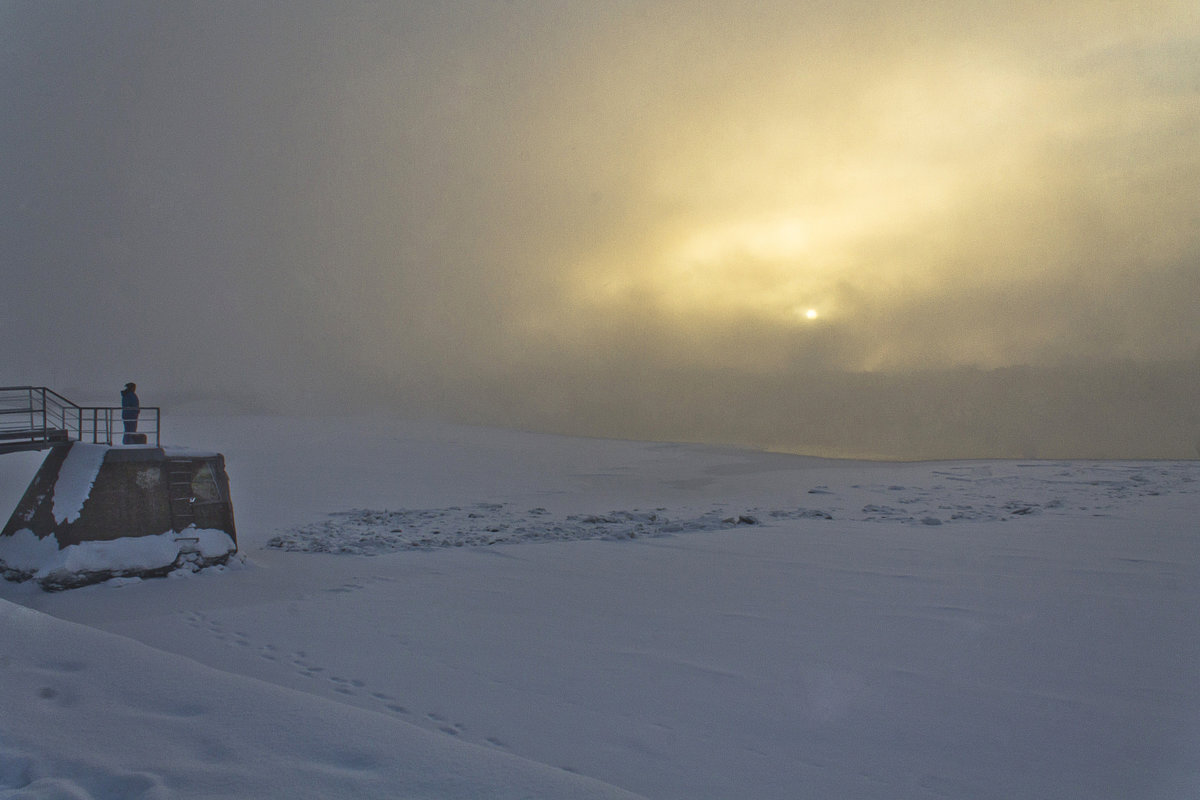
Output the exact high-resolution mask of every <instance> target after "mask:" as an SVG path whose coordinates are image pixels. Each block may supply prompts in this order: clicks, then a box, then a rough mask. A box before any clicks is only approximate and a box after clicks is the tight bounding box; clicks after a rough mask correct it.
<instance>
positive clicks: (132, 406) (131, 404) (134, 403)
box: [121, 389, 142, 419]
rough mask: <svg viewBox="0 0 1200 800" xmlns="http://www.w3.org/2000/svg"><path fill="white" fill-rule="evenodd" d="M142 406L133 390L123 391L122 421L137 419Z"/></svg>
mask: <svg viewBox="0 0 1200 800" xmlns="http://www.w3.org/2000/svg"><path fill="white" fill-rule="evenodd" d="M141 406H142V404H141V403H140V402H138V396H137V393H136V392H134V391H133V390H132V389H122V390H121V419H137V418H138V412H139V411H140V410H141Z"/></svg>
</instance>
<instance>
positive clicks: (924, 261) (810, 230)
mask: <svg viewBox="0 0 1200 800" xmlns="http://www.w3.org/2000/svg"><path fill="white" fill-rule="evenodd" d="M944 66H945V69H944V70H939V69H930V68H929V67H928V66H927V65H922V66H921V67H919V68H918V67H912V68H910V69H908V70H904V71H900V72H898V73H896V74H895V75H891V76H889V77H887V78H884V79H881V80H880V82H879V83H877V84H875V85H873V86H871V87H870V88H869V89H868V90H866V91H864V93H863V95H862V96H861V97H860V98H859V102H860V104H861V105H862V106H863V107H865V108H867V109H869V112H870V113H869V114H859V113H858V112H857V111H856V112H854V113H849V115H847V114H844V113H843V112H842V111H840V110H839V109H840V108H841V106H838V105H836V104H834V105H831V106H829V107H828V110H823V111H822V112H821V113H822V114H824V116H819V117H815V118H814V117H811V116H808V115H807V114H808V113H809V112H810V111H811V109H808V108H800V107H789V106H788V105H787V103H786V102H783V101H781V102H780V103H778V104H776V105H773V106H754V107H751V106H749V105H745V106H734V107H732V108H730V109H727V111H728V112H729V113H728V115H727V117H726V118H727V119H729V120H730V125H732V126H733V127H734V128H736V130H737V131H738V132H740V135H739V136H736V137H734V136H724V137H723V136H719V135H714V136H705V137H702V138H694V139H683V140H678V141H673V149H672V150H671V151H670V152H669V153H664V154H663V156H662V158H660V159H659V160H658V161H657V162H656V163H655V165H654V171H653V172H652V174H651V177H650V180H649V185H648V189H649V190H650V192H651V195H652V196H653V197H654V198H655V200H656V201H658V202H661V203H662V207H664V208H666V209H669V210H668V211H667V213H666V214H661V215H659V216H658V217H657V219H656V221H655V222H653V223H652V224H651V225H649V226H648V227H647V229H646V231H645V234H644V236H643V237H642V238H641V239H640V240H638V241H625V242H622V243H621V244H620V245H619V249H618V250H616V251H609V252H607V253H599V252H594V253H592V254H591V258H589V259H588V261H589V262H590V264H588V265H586V266H584V265H581V269H580V271H579V273H578V277H579V278H580V283H579V284H578V290H579V294H580V296H581V299H584V298H585V299H584V302H586V303H589V304H593V305H597V304H598V305H609V304H612V305H614V306H616V305H622V304H633V305H635V306H636V307H637V308H639V310H646V309H653V310H654V311H655V312H657V313H658V314H659V315H660V316H661V317H663V318H667V319H673V320H677V321H678V320H684V319H690V320H692V321H694V322H701V321H704V320H713V321H716V320H722V321H725V322H729V323H732V324H736V323H737V322H738V321H740V320H745V321H755V322H763V323H769V324H775V325H782V326H806V325H808V324H810V323H813V322H815V321H816V320H817V319H821V320H823V321H833V320H841V319H843V318H844V317H845V316H846V315H847V314H849V313H851V309H852V308H854V307H855V305H857V304H861V303H862V302H863V301H864V298H866V299H870V298H876V297H879V296H880V295H881V293H886V294H887V295H888V296H889V297H890V296H897V295H898V294H899V293H900V292H912V291H920V290H921V287H923V286H929V285H933V284H936V282H937V281H939V280H941V275H940V273H939V270H940V269H941V267H940V264H941V263H942V260H941V258H940V256H941V252H940V250H938V248H942V249H945V248H947V247H950V246H953V243H952V241H951V238H952V234H948V233H947V232H948V231H953V230H955V229H956V227H955V225H954V219H953V216H954V215H955V214H958V213H961V209H962V208H964V207H966V205H967V204H970V203H971V202H974V200H975V199H976V198H978V197H980V196H986V194H987V192H988V190H989V188H990V187H991V186H992V185H993V184H994V180H995V176H996V175H1008V174H1012V173H1013V172H1015V171H1016V167H1017V166H1019V164H1018V163H1017V162H1019V161H1020V159H1021V154H1022V153H1023V152H1025V149H1024V148H1023V147H1022V144H1023V143H1024V142H1026V141H1028V139H1027V138H1023V136H1022V135H1021V133H1022V130H1023V128H1021V126H1022V125H1023V124H1024V123H1023V122H1021V120H1023V119H1025V117H1026V115H1025V114H1018V113H1016V112H1018V111H1022V110H1025V111H1027V110H1028V109H1026V108H1024V106H1025V104H1026V102H1027V101H1028V92H1027V87H1026V85H1025V83H1024V82H1023V81H1022V80H1020V79H1019V78H1018V77H1015V76H1014V75H1013V74H1012V73H1011V72H1010V71H1009V70H1007V69H1006V68H1005V67H1004V66H1003V65H990V66H989V65H979V64H977V63H975V62H958V61H950V62H948V63H947V64H945V65H944ZM780 97H781V98H783V100H786V99H787V98H788V97H789V95H788V93H787V92H783V93H782V94H781V95H780ZM793 102H794V101H793ZM711 116H712V115H711V113H709V116H708V117H706V118H711ZM680 127H684V128H686V126H680ZM674 130H675V131H678V130H679V127H676V128H675V129H674ZM705 130H706V131H710V129H709V128H705ZM747 131H750V132H752V133H751V134H750V135H749V137H747V135H746V132H747ZM710 133H711V131H710ZM1027 135H1028V134H1027ZM998 142H999V143H1002V145H1003V146H1002V147H999V148H998V149H997V146H996V145H997V143H998ZM657 207H658V206H654V207H652V208H657ZM651 218H652V219H653V217H651Z"/></svg>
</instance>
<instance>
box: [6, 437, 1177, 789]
mask: <svg viewBox="0 0 1200 800" xmlns="http://www.w3.org/2000/svg"><path fill="white" fill-rule="evenodd" d="M167 421H168V423H169V427H168V429H167V431H166V432H165V434H164V439H165V441H167V442H168V443H170V444H173V445H179V446H185V447H197V448H201V449H216V450H219V451H220V452H222V453H224V454H225V456H226V460H227V466H228V470H229V473H230V478H231V481H232V488H233V496H234V507H235V514H236V518H237V525H238V534H239V543H240V547H241V553H240V555H239V557H238V558H237V559H236V560H235V561H234V562H233V563H231V564H230V565H229V566H227V567H220V568H210V569H207V570H202V571H200V572H196V573H192V572H179V573H176V574H174V575H172V576H170V577H168V578H162V579H154V580H115V581H110V582H109V583H105V584H100V585H95V586H91V587H86V588H82V589H75V590H70V591H65V592H57V593H46V592H43V591H42V590H40V589H39V588H37V587H35V586H33V585H31V584H12V583H0V798H18V797H19V798H64V800H65V799H67V798H70V799H71V800H78V799H79V798H192V797H195V798H214V797H229V798H234V797H238V798H243V797H257V798H280V799H281V800H282V798H304V797H312V798H339V797H345V798H363V797H379V798H430V799H433V798H618V797H642V798H653V799H654V800H707V799H711V800H729V799H730V798H754V799H756V800H784V799H787V800H792V799H794V798H839V799H846V798H850V799H853V798H880V799H883V798H887V799H888V800H895V799H896V798H958V799H960V800H967V799H970V798H1005V799H1009V798H1056V799H1057V800H1061V799H1065V798H1081V799H1082V798H1087V800H1098V799H1103V798H1113V800H1116V799H1117V798H1121V799H1122V800H1124V799H1125V798H1149V799H1152V800H1154V799H1158V798H1162V800H1166V799H1167V798H1183V797H1197V796H1200V681H1198V677H1200V522H1198V520H1200V513H1198V512H1200V463H1198V462H1195V461H1178V462H1082V461H964V462H939V463H879V462H854V461H837V460H826V459H815V458H808V457H802V456H791V455H782V454H773V453H762V452H754V451H746V450H736V449H730V448H719V447H709V446H700V445H680V444H662V443H641V442H622V441H609V440H598V439H575V438H567V437H557V436H549V435H541V434H531V433H520V432H512V431H500V430H489V429H479V428H469V427H458V426H450V425H441V424H433V423H418V422H402V421H396V420H388V419H376V418H361V419H324V418H322V419H300V418H286V417H232V418H224V417H200V416H193V417H186V418H182V417H181V418H178V419H176V418H174V417H169V418H168V420H167ZM38 463H39V457H38V456H37V455H36V454H17V455H9V456H4V457H3V458H0V503H2V504H3V506H4V508H6V509H11V508H12V507H13V506H15V504H16V501H17V499H18V498H19V496H20V494H21V492H22V491H23V490H24V487H25V485H26V484H27V483H28V480H29V478H30V477H31V476H32V473H33V472H34V471H35V470H36V467H37V464H38ZM4 513H7V511H5V512H4Z"/></svg>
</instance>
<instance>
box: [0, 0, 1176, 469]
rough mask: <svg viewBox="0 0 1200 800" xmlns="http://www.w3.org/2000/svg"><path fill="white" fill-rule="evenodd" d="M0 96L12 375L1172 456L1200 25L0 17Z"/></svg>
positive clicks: (545, 424)
mask: <svg viewBox="0 0 1200 800" xmlns="http://www.w3.org/2000/svg"><path fill="white" fill-rule="evenodd" d="M0 75H2V76H3V80H2V81H0V109H2V112H0V176H2V184H0V185H2V187H3V191H2V192H0V204H2V208H0V212H2V213H0V258H2V264H0V267H2V269H3V275H2V283H0V285H2V286H3V293H2V294H0V332H2V335H3V337H4V341H5V343H6V345H5V354H4V357H3V361H2V362H0V383H3V384H25V383H33V384H39V385H40V384H48V385H51V386H52V387H63V388H64V389H73V390H75V391H79V392H82V393H85V394H88V395H90V396H88V397H85V398H83V399H86V400H89V401H92V400H96V399H104V398H105V397H106V396H107V394H112V395H113V396H114V397H115V393H116V392H117V390H118V389H119V387H120V385H122V384H123V383H124V382H125V381H127V380H136V381H137V382H138V383H139V384H140V385H141V387H142V394H143V402H145V403H147V404H154V401H155V400H156V399H158V400H160V401H163V400H164V398H180V397H183V396H186V395H189V394H208V395H213V396H228V397H231V398H236V400H237V401H238V402H243V401H252V402H254V403H259V404H262V405H265V406H268V407H270V406H278V405H282V404H283V403H282V401H281V400H280V398H282V397H287V398H290V399H289V401H288V403H287V404H288V405H291V406H296V405H304V404H307V403H314V404H318V403H319V404H322V405H327V404H328V403H329V402H330V401H331V400H333V401H339V400H345V401H346V402H347V403H348V404H349V405H351V406H354V407H356V408H357V407H358V406H360V405H373V406H377V407H383V408H391V409H393V410H395V411H396V412H397V413H421V414H429V413H439V414H442V415H445V416H449V417H452V418H460V419H467V420H470V421H482V422H487V423H489V424H513V425H522V426H526V427H535V428H537V427H540V428H543V429H552V430H568V431H573V432H587V433H599V434H602V435H618V436H633V435H637V436H647V437H664V438H672V437H674V438H698V439H707V440H712V441H750V442H751V443H755V444H760V445H764V446H786V447H790V448H792V449H805V448H806V447H807V446H809V445H812V446H813V447H816V449H820V450H821V451H822V452H846V453H855V454H881V455H892V456H911V457H918V456H920V457H926V456H929V455H939V454H949V455H964V454H968V455H969V454H976V455H1034V454H1041V455H1047V454H1051V455H1070V454H1075V455H1089V454H1096V455H1173V456H1179V455H1195V454H1196V452H1195V449H1194V448H1195V447H1196V443H1197V440H1198V439H1200V414H1198V413H1197V411H1196V410H1195V409H1196V406H1197V399H1198V395H1197V393H1198V391H1200V378H1198V377H1197V370H1198V368H1200V302H1198V298H1200V6H1198V5H1197V4H1196V2H1195V1H1194V0H1180V1H1179V2H1154V0H1140V1H1139V2H1137V3H1130V2H1126V0H1078V1H1074V2H1073V1H1071V0H1067V1H1066V2H1045V0H1041V1H1040V2H1033V1H1032V0H1031V1H1030V2H1024V0H1015V1H1014V2H1007V3H995V2H984V1H982V0H980V1H979V2H966V1H961V0H960V1H957V2H952V1H951V0H893V2H879V0H872V1H871V2H861V1H859V0H837V2H833V1H832V0H830V1H829V2H825V1H823V0H822V1H816V0H786V1H784V0H779V1H778V2H775V1H774V0H769V1H768V2H761V3H745V2H744V0H737V2H733V1H730V2H721V1H719V0H693V1H691V2H686V1H682V2H648V1H647V2H623V1H622V0H606V1H605V2H594V0H587V1H583V0H580V1H579V2H576V1H575V0H509V1H508V2H498V1H497V0H468V1H465V2H432V1H431V2H404V0H396V1H395V2H359V1H356V0H338V1H337V2H313V1H311V0H290V1H289V2H261V3H247V2H241V1H240V0H239V1H237V2H171V3H162V2H157V0H150V1H147V2H112V1H109V0H99V1H97V2H89V3H78V2H53V1H52V0H28V1H21V2H17V1H15V0H0ZM1148 376H1149V377H1148ZM1131 381H1136V382H1137V383H1136V385H1132V386H1131V384H1130V382H1131ZM731 383H732V384H735V385H736V386H738V387H740V388H739V389H738V390H737V391H731V390H730V389H729V385H730V384H731ZM1014 383H1015V384H1018V385H1019V386H1020V387H1021V388H1020V391H1019V392H1018V397H1017V398H1016V399H1013V398H1011V397H1010V398H1009V399H1008V400H1007V401H1005V402H1004V403H1000V402H992V401H991V400H992V399H993V398H994V396H995V394H996V389H997V387H1005V386H1007V387H1010V389H1011V387H1012V386H1013V385H1014ZM818 390H819V393H820V397H819V398H818V397H817V395H816V394H814V392H818ZM106 393H107V394H106ZM1131 393H1132V396H1133V399H1132V400H1131V399H1130V396H1131ZM960 400H961V402H959V401H960ZM1089 403H1092V404H1093V405H1094V404H1097V403H1098V404H1101V405H1105V404H1107V405H1105V407H1106V408H1107V409H1108V411H1107V412H1106V413H1105V414H1102V415H1100V416H1099V417H1096V418H1094V419H1092V421H1090V422H1088V423H1087V424H1086V425H1085V424H1083V423H1082V422H1079V420H1080V419H1081V418H1084V417H1088V415H1089V414H1095V413H1096V409H1095V408H1094V407H1093V408H1091V409H1085V408H1081V407H1080V404H1085V405H1086V404H1089ZM1138 403H1141V405H1138ZM1146 403H1149V404H1150V405H1149V406H1147V405H1146ZM934 406H936V407H937V408H939V409H941V411H938V412H936V413H935V412H934V411H931V410H930V409H931V408H933V407H934ZM899 407H909V408H912V409H916V411H914V413H912V414H904V413H899V412H897V411H896V409H897V408H899ZM947 415H949V417H951V419H949V420H948V419H947ZM822 420H825V421H827V423H828V424H825V423H823V422H821V421H822ZM1072 425H1075V426H1076V427H1073V428H1071V429H1070V430H1065V428H1069V427H1071V426H1072ZM839 430H840V431H844V434H843V435H842V439H841V440H840V442H839V441H825V439H829V437H830V435H831V434H830V431H839ZM1053 435H1057V436H1059V437H1060V438H1061V439H1062V442H1061V443H1060V445H1056V446H1054V447H1050V448H1047V447H1045V446H1038V445H1036V444H1035V442H1036V441H1039V440H1041V441H1047V440H1050V439H1052V436H1053ZM1106 435H1107V436H1110V438H1111V441H1110V442H1108V443H1106V444H1104V446H1103V447H1100V446H1097V448H1096V449H1095V451H1094V452H1084V449H1086V448H1084V449H1081V447H1082V444H1081V443H1088V442H1093V443H1095V442H1098V441H1099V439H1098V437H1103V436H1106ZM972 436H975V437H976V438H974V439H972V438H971V437H972ZM855 437H858V439H861V441H857V440H856V441H855V442H851V439H855ZM981 437H982V438H981ZM834 439H837V437H834ZM818 440H821V441H820V442H819V447H817V445H814V443H817V442H818ZM1106 441H1107V440H1106ZM872 442H877V443H883V442H888V443H890V444H887V445H886V446H883V444H880V446H878V447H875V448H872V446H871V443H872ZM1148 442H1153V446H1152V447H1150V446H1149V445H1147V447H1149V449H1148V450H1146V451H1145V452H1143V451H1141V450H1138V446H1139V445H1140V444H1146V443H1148ZM1072 443H1074V444H1072ZM1172 448H1173V449H1172ZM1135 451H1136V452H1135ZM1168 451H1169V452H1168Z"/></svg>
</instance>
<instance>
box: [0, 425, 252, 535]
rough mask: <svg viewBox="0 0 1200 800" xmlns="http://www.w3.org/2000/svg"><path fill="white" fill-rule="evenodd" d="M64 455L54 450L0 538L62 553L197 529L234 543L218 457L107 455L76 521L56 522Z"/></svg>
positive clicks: (115, 451)
mask: <svg viewBox="0 0 1200 800" xmlns="http://www.w3.org/2000/svg"><path fill="white" fill-rule="evenodd" d="M72 446H74V445H72ZM69 450H70V448H69V447H61V448H56V449H54V450H52V451H51V452H50V454H49V455H47V456H46V460H45V461H44V462H43V463H42V466H41V468H40V469H39V470H38V472H37V474H36V475H35V476H34V478H33V480H32V481H31V482H30V484H29V488H28V489H27V490H26V492H25V495H24V497H22V499H21V502H20V503H19V504H18V505H17V509H16V511H14V512H13V514H12V516H11V517H10V519H9V521H8V524H7V525H5V526H4V530H3V531H2V532H0V536H11V535H13V534H14V533H16V532H17V531H19V530H21V529H26V528H27V529H29V530H31V531H33V533H34V534H35V535H37V536H38V537H39V538H45V537H46V536H49V535H54V536H55V537H56V538H57V539H58V544H59V547H60V548H62V547H67V546H68V545H72V544H78V543H80V542H85V541H109V540H112V539H119V538H122V537H128V536H153V535H157V534H161V533H166V532H168V531H176V532H180V531H183V530H185V529H186V528H187V527H188V526H189V525H195V526H196V527H197V528H208V529H215V530H221V531H224V532H225V533H227V534H229V536H230V538H232V539H233V541H234V543H235V544H236V543H237V534H236V531H235V529H234V522H233V503H232V501H231V500H230V496H229V476H228V474H227V473H226V472H225V459H224V457H222V456H221V455H220V454H218V453H205V454H190V453H188V454H180V453H171V454H168V453H167V452H164V451H163V450H162V449H160V448H128V449H126V448H117V447H114V448H110V449H109V450H108V451H107V453H106V454H105V456H104V461H103V463H102V464H101V466H100V469H99V471H98V473H97V474H96V479H95V482H94V483H93V484H92V489H91V492H90V494H89V495H88V497H87V500H85V501H84V504H83V508H82V509H81V511H80V514H79V518H78V519H76V520H74V521H71V522H66V521H64V522H59V521H58V520H56V519H55V518H54V513H53V497H54V488H55V485H56V483H57V481H58V479H59V474H60V471H61V469H62V466H63V463H64V462H65V461H66V458H67V454H68V453H69Z"/></svg>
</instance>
